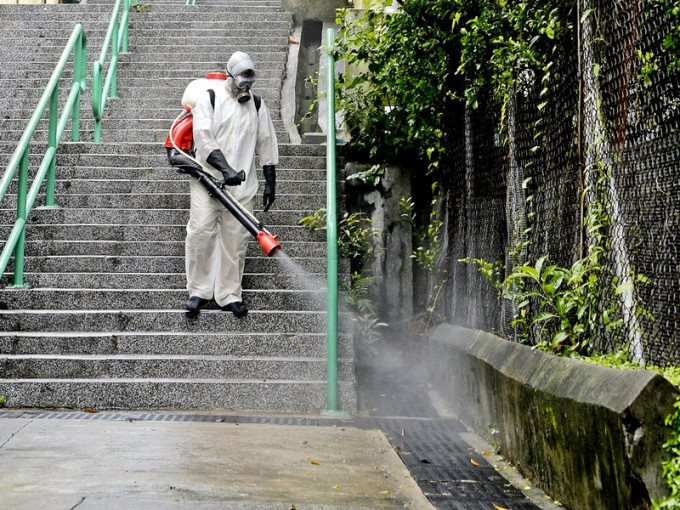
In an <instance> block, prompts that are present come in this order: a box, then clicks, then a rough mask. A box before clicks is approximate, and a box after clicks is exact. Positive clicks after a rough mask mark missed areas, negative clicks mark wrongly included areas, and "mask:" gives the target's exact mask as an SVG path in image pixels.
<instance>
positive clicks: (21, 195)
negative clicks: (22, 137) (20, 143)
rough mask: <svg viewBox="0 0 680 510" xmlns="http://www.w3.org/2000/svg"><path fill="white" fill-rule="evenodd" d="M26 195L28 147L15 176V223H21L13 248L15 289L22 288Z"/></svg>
mask: <svg viewBox="0 0 680 510" xmlns="http://www.w3.org/2000/svg"><path fill="white" fill-rule="evenodd" d="M27 195H28V147H27V148H26V150H24V152H23V154H22V155H21V161H20V162H19V174H18V175H17V222H20V223H23V226H22V227H21V232H20V233H19V238H18V240H17V243H16V247H15V248H14V278H13V283H14V286H15V287H23V286H24V252H25V244H26V216H27V214H26V203H27Z"/></svg>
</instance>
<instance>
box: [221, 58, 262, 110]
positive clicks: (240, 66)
mask: <svg viewBox="0 0 680 510" xmlns="http://www.w3.org/2000/svg"><path fill="white" fill-rule="evenodd" d="M227 74H228V75H229V78H230V79H231V90H232V92H233V93H234V95H235V96H236V99H237V100H238V102H239V103H247V102H248V101H250V87H252V86H253V84H254V83H255V79H256V78H255V65H254V64H253V61H252V59H251V58H250V57H249V56H248V55H247V54H246V53H243V52H242V51H237V52H235V53H234V54H233V55H232V56H231V57H230V58H229V62H227Z"/></svg>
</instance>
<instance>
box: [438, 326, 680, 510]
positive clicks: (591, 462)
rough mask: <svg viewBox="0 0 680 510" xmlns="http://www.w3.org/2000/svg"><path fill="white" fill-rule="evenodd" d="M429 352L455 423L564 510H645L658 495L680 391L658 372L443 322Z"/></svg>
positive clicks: (662, 487)
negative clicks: (668, 421) (560, 353)
mask: <svg viewBox="0 0 680 510" xmlns="http://www.w3.org/2000/svg"><path fill="white" fill-rule="evenodd" d="M430 356H431V361H430V363H431V366H432V367H433V372H434V373H436V378H437V380H438V383H439V386H440V390H441V391H442V392H443V394H444V395H445V398H446V399H447V400H450V401H451V402H452V403H454V404H455V407H456V410H457V412H458V413H459V415H460V417H461V419H462V420H463V421H466V422H468V424H469V425H470V426H471V427H472V428H473V429H475V430H477V431H479V432H480V434H484V433H485V434H486V439H487V440H488V441H489V442H490V443H491V444H494V443H496V444H498V445H499V447H500V449H501V451H502V452H503V455H505V456H506V457H507V458H508V459H509V460H510V461H511V462H513V463H514V464H516V465H517V467H518V468H519V469H520V471H521V472H522V473H523V474H524V475H525V476H527V477H528V478H529V479H531V480H532V481H533V482H534V483H535V484H536V485H538V486H540V487H541V488H543V489H544V490H545V491H546V492H547V493H548V494H550V495H551V496H553V497H554V498H556V499H557V500H559V501H560V502H561V503H563V504H564V505H566V506H567V507H570V508H588V509H592V510H594V509H600V508H601V509H611V508H631V509H632V508H649V506H648V505H649V502H650V499H659V498H661V497H663V496H664V495H665V493H666V488H665V483H664V481H663V479H662V468H661V463H662V461H663V459H664V458H665V453H664V451H663V448H662V445H663V443H664V441H665V440H666V438H667V435H668V434H667V431H666V429H665V426H664V418H665V417H666V416H667V415H668V414H670V412H671V411H672V410H673V403H674V402H675V400H676V398H677V397H678V395H679V394H680V393H679V392H678V391H677V389H676V388H675V387H673V386H672V385H671V384H670V383H669V382H668V381H667V380H666V379H664V378H663V377H661V376H660V375H658V374H656V373H654V372H650V371H645V370H617V369H609V368H603V367H599V366H595V365H590V364H588V363H584V362H581V361H577V360H573V359H568V358H559V357H555V356H551V355H549V354H546V353H543V352H540V351H536V350H534V349H531V348H530V347H527V346H525V345H521V344H518V343H515V342H509V341H506V340H503V339H501V338H499V337H496V336H495V335H492V334H490V333H486V332H482V331H476V330H470V329H465V328H460V327H456V326H451V325H442V326H440V327H439V328H437V330H436V331H435V332H434V333H433V335H432V336H431V344H430Z"/></svg>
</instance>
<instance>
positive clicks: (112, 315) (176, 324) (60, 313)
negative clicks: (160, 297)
mask: <svg viewBox="0 0 680 510" xmlns="http://www.w3.org/2000/svg"><path fill="white" fill-rule="evenodd" d="M348 321H349V318H346V319H345V320H343V318H341V320H340V322H343V323H344V324H343V326H344V327H345V328H346V327H348V326H349V322H348ZM325 322H326V313H325V312H315V311H308V310H306V311H298V312H296V311H288V310H285V311H279V310H266V311H262V310H250V312H249V313H248V315H247V316H246V317H241V318H236V317H234V316H233V314H231V313H228V312H222V311H219V310H205V311H202V312H201V314H200V315H199V316H198V317H197V318H192V317H191V316H189V315H188V314H187V313H186V311H185V310H183V309H177V310H150V309H144V310H19V311H17V310H11V311H7V310H0V331H8V332H10V331H33V332H39V331H63V332H66V331H80V332H97V331H99V332H102V331H108V332H118V331H126V332H141V331H147V332H153V331H186V332H194V333H198V332H201V333H202V332H209V333H218V332H224V333H226V332H237V333H299V332H302V333H304V332H310V331H323V330H324V329H325ZM343 329H344V328H343Z"/></svg>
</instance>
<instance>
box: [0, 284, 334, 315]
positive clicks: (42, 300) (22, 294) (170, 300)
mask: <svg viewBox="0 0 680 510" xmlns="http://www.w3.org/2000/svg"><path fill="white" fill-rule="evenodd" d="M188 297H189V296H188V295H187V292H186V291H185V290H183V289H50V288H38V289H24V288H13V289H3V290H0V307H2V308H3V309H7V310H59V309H60V308H64V307H68V309H70V310H92V309H97V310H120V309H121V308H131V309H143V308H151V309H154V310H177V309H182V308H183V307H184V302H185V301H186V300H187V298H188ZM243 300H244V302H246V303H247V304H248V307H249V308H252V309H253V310H295V311H303V310H316V311H323V310H325V309H326V292H325V291H322V290H285V289H267V290H259V289H245V290H244V294H243ZM206 309H217V305H216V304H215V303H211V304H210V305H209V306H207V307H206Z"/></svg>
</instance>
